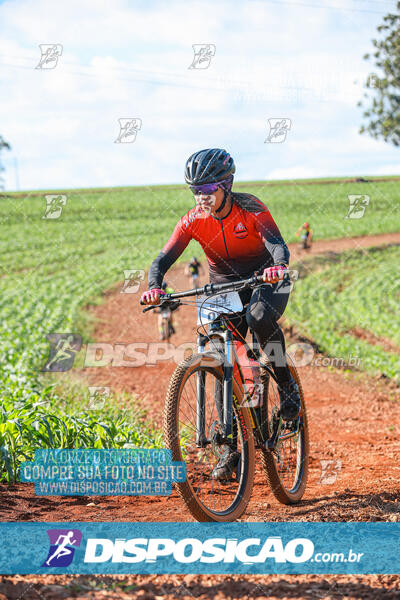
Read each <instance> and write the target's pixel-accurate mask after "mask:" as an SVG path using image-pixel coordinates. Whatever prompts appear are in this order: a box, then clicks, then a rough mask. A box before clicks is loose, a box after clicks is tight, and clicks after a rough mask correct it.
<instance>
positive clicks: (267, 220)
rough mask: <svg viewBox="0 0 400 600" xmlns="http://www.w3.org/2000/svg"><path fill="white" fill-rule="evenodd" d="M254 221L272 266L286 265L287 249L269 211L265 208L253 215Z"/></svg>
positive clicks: (287, 259) (287, 258)
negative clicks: (270, 257)
mask: <svg viewBox="0 0 400 600" xmlns="http://www.w3.org/2000/svg"><path fill="white" fill-rule="evenodd" d="M253 214H254V213H253ZM254 219H255V221H254V224H255V228H256V230H257V231H258V233H259V234H260V236H261V238H262V240H263V242H264V245H265V247H266V249H267V250H268V252H269V253H270V254H271V256H272V258H273V261H274V265H288V264H289V257H290V252H289V248H288V247H287V245H286V244H285V242H284V240H283V238H282V236H281V232H280V231H279V229H278V226H277V224H276V223H275V221H274V219H273V218H272V215H271V213H270V212H269V210H268V209H267V208H266V207H265V210H263V211H262V212H259V213H257V214H254Z"/></svg>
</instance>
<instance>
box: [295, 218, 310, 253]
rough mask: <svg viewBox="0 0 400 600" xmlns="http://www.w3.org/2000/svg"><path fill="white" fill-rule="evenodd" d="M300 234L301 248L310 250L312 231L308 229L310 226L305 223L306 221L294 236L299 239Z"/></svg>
mask: <svg viewBox="0 0 400 600" xmlns="http://www.w3.org/2000/svg"><path fill="white" fill-rule="evenodd" d="M300 232H301V238H300V239H301V240H302V243H303V247H304V248H311V242H312V236H313V232H312V229H311V227H310V224H309V223H307V221H306V222H305V223H303V225H301V226H300V227H299V228H298V230H297V231H296V236H297V237H299V235H300Z"/></svg>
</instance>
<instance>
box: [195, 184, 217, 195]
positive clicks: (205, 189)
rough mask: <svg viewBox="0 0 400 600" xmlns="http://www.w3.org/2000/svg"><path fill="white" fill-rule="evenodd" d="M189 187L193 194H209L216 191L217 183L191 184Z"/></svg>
mask: <svg viewBox="0 0 400 600" xmlns="http://www.w3.org/2000/svg"><path fill="white" fill-rule="evenodd" d="M189 187H190V189H191V191H192V192H193V194H194V195H195V196H200V195H201V196H209V195H210V194H214V193H215V192H216V191H217V189H218V188H219V184H218V183H205V184H204V185H191V186H189Z"/></svg>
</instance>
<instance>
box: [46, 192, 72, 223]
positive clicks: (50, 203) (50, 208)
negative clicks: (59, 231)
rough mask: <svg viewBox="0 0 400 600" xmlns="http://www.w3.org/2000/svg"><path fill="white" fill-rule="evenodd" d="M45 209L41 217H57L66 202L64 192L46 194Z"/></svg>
mask: <svg viewBox="0 0 400 600" xmlns="http://www.w3.org/2000/svg"><path fill="white" fill-rule="evenodd" d="M45 198H46V210H45V211H44V215H43V217H42V219H58V218H59V217H60V216H61V213H62V210H63V208H64V206H65V205H66V204H67V196H66V195H65V194H46V195H45Z"/></svg>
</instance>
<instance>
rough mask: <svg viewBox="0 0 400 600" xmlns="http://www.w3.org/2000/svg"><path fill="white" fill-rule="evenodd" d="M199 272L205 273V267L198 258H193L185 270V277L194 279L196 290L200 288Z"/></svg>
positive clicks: (193, 283)
mask: <svg viewBox="0 0 400 600" xmlns="http://www.w3.org/2000/svg"><path fill="white" fill-rule="evenodd" d="M199 271H201V272H203V267H202V266H201V263H200V262H199V261H198V260H197V258H196V257H195V256H192V260H191V261H190V263H189V264H188V265H187V266H186V268H185V275H187V276H188V277H191V278H192V285H193V287H194V288H197V287H199V286H198V282H199Z"/></svg>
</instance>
